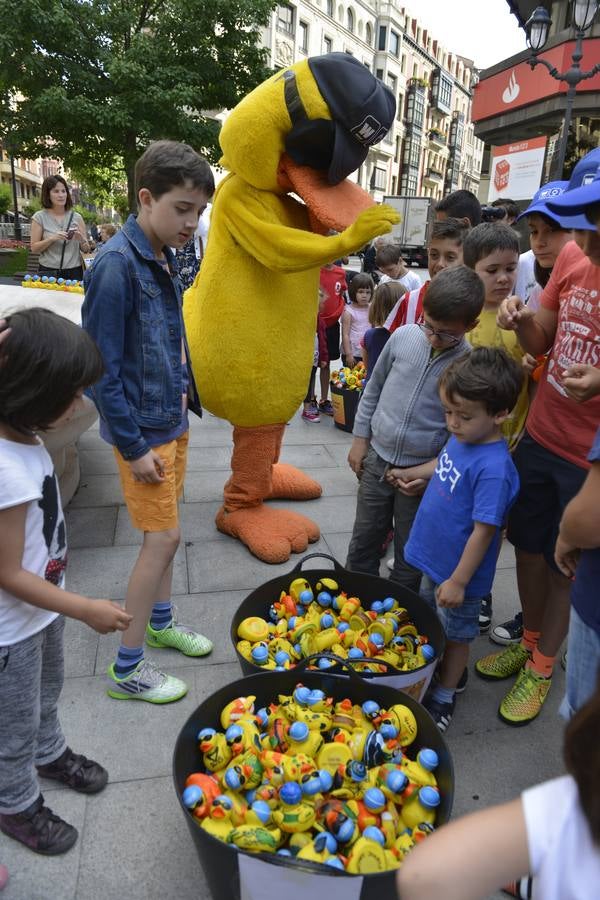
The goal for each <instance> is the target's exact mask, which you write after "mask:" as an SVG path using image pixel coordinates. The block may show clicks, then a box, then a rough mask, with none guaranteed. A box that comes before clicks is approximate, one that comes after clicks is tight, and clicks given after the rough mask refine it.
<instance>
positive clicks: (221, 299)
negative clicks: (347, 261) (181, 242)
mask: <svg viewBox="0 0 600 900" xmlns="http://www.w3.org/2000/svg"><path fill="white" fill-rule="evenodd" d="M395 111H396V104H395V100H394V97H393V95H392V94H391V92H390V91H389V90H388V89H387V88H386V87H385V86H384V85H383V84H382V83H381V82H380V81H378V80H377V79H376V78H375V77H374V76H373V75H372V74H371V73H370V72H369V71H368V69H366V68H365V67H364V66H363V65H362V64H361V63H360V62H358V60H356V59H354V58H353V57H351V56H349V55H348V54H346V53H330V54H328V55H327V56H317V57H313V58H311V59H308V60H304V61H303V62H300V63H297V64H295V65H294V66H291V67H290V68H289V69H285V70H283V71H282V72H278V73H277V74H276V75H273V76H272V77H271V78H269V79H268V80H267V81H265V82H264V83H263V84H261V85H260V86H259V87H258V88H256V90H254V91H252V93H251V94H249V95H248V96H247V97H245V98H244V100H242V102H241V103H240V104H239V105H238V106H237V107H236V108H235V109H234V110H233V112H232V113H231V114H230V115H229V117H228V118H227V120H226V122H225V124H224V126H223V129H222V131H221V135H220V139H219V140H220V143H221V147H222V149H223V157H222V159H221V161H220V163H221V165H222V166H223V167H224V168H226V169H228V170H229V173H230V174H228V175H227V177H226V178H225V179H224V180H223V181H222V182H221V184H220V185H219V188H218V190H217V193H216V195H215V202H214V205H213V209H212V214H211V232H210V239H209V241H208V246H207V248H206V254H205V257H204V260H203V262H202V268H201V270H200V273H199V275H198V277H197V279H196V281H195V283H194V285H193V286H192V288H190V290H189V291H188V292H187V293H186V296H185V305H184V316H185V324H186V330H187V334H188V340H189V344H190V351H191V356H192V365H193V369H194V374H195V376H196V380H197V383H198V384H199V386H200V395H201V397H202V400H203V403H204V405H205V407H206V408H207V409H208V410H210V411H211V412H212V413H214V414H215V415H217V416H220V417H221V418H224V419H227V420H228V421H229V422H231V423H232V424H233V426H234V433H233V443H234V450H233V455H232V460H231V470H232V474H231V478H230V479H229V481H228V482H227V484H226V485H225V490H224V504H223V507H222V508H221V510H220V511H219V513H218V515H217V520H216V522H217V528H218V529H219V531H222V532H224V533H226V534H230V535H231V536H232V537H235V538H238V539H239V540H241V541H242V542H243V543H244V544H246V546H247V547H248V549H249V550H250V551H251V552H252V553H254V555H255V556H257V557H259V559H262V560H264V561H265V562H270V563H280V562H285V560H287V559H289V556H290V553H291V552H295V553H298V552H302V551H303V550H305V549H306V546H307V544H308V543H309V542H313V541H316V540H318V538H319V529H318V527H317V525H315V523H314V522H312V521H311V520H310V519H308V518H306V517H305V516H301V515H298V514H297V513H293V512H289V511H288V510H282V509H274V508H272V507H269V506H267V505H265V503H264V501H265V500H269V499H276V498H277V499H279V498H281V499H292V500H309V499H313V498H315V497H319V496H320V495H321V488H320V486H319V484H318V483H317V482H316V481H314V480H313V479H312V478H309V477H308V476H307V475H305V474H304V473H303V472H301V471H300V470H299V469H296V468H295V467H294V466H289V465H286V464H283V463H279V453H280V449H281V441H282V438H283V433H284V430H285V423H286V422H287V421H288V420H289V419H290V418H291V416H292V415H293V414H294V412H295V411H296V410H297V409H298V407H299V405H300V403H301V401H302V400H303V398H304V395H305V394H306V386H307V384H308V380H309V376H310V370H311V364H312V355H313V348H314V340H315V327H316V317H317V303H318V284H319V270H320V267H321V266H322V265H323V264H324V263H327V262H331V261H332V260H334V259H337V258H338V257H340V256H345V255H347V254H348V253H351V252H353V251H354V250H357V249H358V248H360V247H363V246H364V245H365V244H366V243H368V242H369V241H370V240H372V238H374V237H375V236H376V235H380V234H385V233H387V232H389V231H391V228H392V225H393V224H394V223H396V222H397V221H399V219H398V215H397V214H396V212H395V211H394V210H393V209H391V208H390V207H386V206H376V205H375V204H374V203H373V201H372V200H371V198H370V197H369V195H368V194H367V193H365V192H364V191H363V190H361V188H359V187H358V186H357V185H355V184H352V183H350V182H349V181H346V180H345V179H346V176H348V175H349V174H350V173H351V172H353V171H355V170H356V169H357V168H358V167H359V166H360V165H361V164H362V163H363V162H364V160H365V159H366V156H367V153H368V150H369V147H370V146H372V145H373V144H375V143H377V142H378V141H379V140H381V138H382V137H383V136H384V135H385V133H386V132H387V130H388V129H389V127H390V125H391V124H392V122H393V120H394V115H395ZM292 192H293V193H295V194H296V195H297V196H299V197H301V198H302V201H303V202H299V201H298V200H297V199H296V198H295V197H292V196H291V193H292ZM331 230H334V231H336V232H339V233H338V234H334V235H330V231H331Z"/></svg>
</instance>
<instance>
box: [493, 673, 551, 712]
mask: <svg viewBox="0 0 600 900" xmlns="http://www.w3.org/2000/svg"><path fill="white" fill-rule="evenodd" d="M551 684H552V678H544V676H543V675H538V674H537V672H534V671H533V669H528V668H523V669H521V671H520V672H519V674H518V675H517V680H516V681H515V683H514V684H513V686H512V687H511V689H510V691H509V692H508V694H507V695H506V697H505V698H504V700H503V701H502V703H501V704H500V706H499V708H498V715H499V716H500V718H501V719H502V721H503V722H506V723H507V724H508V725H527V723H528V722H531V721H532V719H535V717H536V716H537V715H539V713H540V711H541V709H542V706H543V705H544V700H545V699H546V697H547V696H548V691H549V690H550V685H551Z"/></svg>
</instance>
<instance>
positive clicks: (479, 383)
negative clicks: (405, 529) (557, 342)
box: [387, 347, 523, 731]
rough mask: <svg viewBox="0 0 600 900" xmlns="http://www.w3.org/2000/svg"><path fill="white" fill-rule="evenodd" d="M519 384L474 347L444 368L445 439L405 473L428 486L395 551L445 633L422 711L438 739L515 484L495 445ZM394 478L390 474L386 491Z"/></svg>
mask: <svg viewBox="0 0 600 900" xmlns="http://www.w3.org/2000/svg"><path fill="white" fill-rule="evenodd" d="M522 382H523V372H522V369H521V367H520V366H519V365H518V363H517V362H516V361H515V360H513V359H511V357H510V356H508V354H507V353H506V352H505V351H504V350H500V349H495V348H491V347H477V348H475V349H474V350H473V351H472V352H471V353H470V354H469V355H468V356H464V357H462V358H461V359H458V360H456V361H455V362H453V363H451V365H450V366H448V368H447V369H446V370H445V371H444V373H443V374H442V376H441V378H440V381H439V391H440V398H441V401H442V405H443V407H444V412H445V416H446V425H447V428H448V431H449V432H450V439H449V441H448V443H447V444H446V446H445V447H444V449H443V450H442V452H441V453H440V454H439V456H438V458H437V460H433V461H432V463H428V464H426V465H425V466H422V467H421V469H422V471H418V470H413V472H412V475H413V477H419V476H420V477H425V478H427V477H431V480H430V481H429V484H428V485H427V490H426V491H425V494H424V496H423V500H422V501H421V505H420V507H419V510H418V512H417V515H416V518H415V521H414V524H413V526H412V529H411V532H410V535H409V538H408V541H407V543H406V546H405V548H404V556H405V559H406V560H407V562H409V563H410V564H411V565H413V566H415V567H417V568H418V569H420V570H421V571H422V572H423V575H424V578H423V580H422V583H421V596H422V597H423V598H424V599H425V600H426V601H427V602H428V603H429V604H430V606H433V608H434V609H435V608H436V604H437V612H438V615H439V617H440V619H441V621H442V624H443V625H444V630H445V632H446V649H445V652H444V655H443V658H442V661H441V665H440V670H439V672H440V674H439V680H438V682H437V683H436V685H435V686H434V688H433V689H432V691H431V693H430V695H429V697H428V699H426V701H425V706H426V707H427V709H428V710H429V712H430V713H431V715H432V716H433V718H434V720H435V722H436V725H437V726H438V728H439V729H440V731H445V730H446V728H447V727H448V725H449V724H450V720H451V719H452V714H453V712H454V704H455V693H456V688H457V686H458V683H459V681H460V679H461V676H462V674H463V672H464V670H465V667H466V665H467V662H468V659H469V644H470V643H471V641H473V640H474V639H475V638H476V637H477V635H478V634H479V609H480V606H481V598H482V597H485V596H486V594H488V593H489V592H490V590H491V587H492V582H493V580H494V573H495V570H496V560H497V556H498V544H499V541H500V539H501V532H502V526H503V525H504V522H505V520H506V516H507V513H508V510H509V509H510V507H511V505H512V504H513V502H514V501H515V499H516V497H517V493H518V490H519V479H518V476H517V472H516V469H515V467H514V465H513V462H512V460H511V458H510V454H509V452H508V447H507V444H506V441H505V440H504V438H503V437H502V423H503V422H504V421H505V420H506V418H507V417H508V415H509V414H510V411H511V409H512V408H513V406H514V405H515V402H516V399H517V397H518V395H519V391H520V389H521V384H522ZM398 474H399V473H398V471H397V470H395V469H391V470H390V472H389V473H388V476H387V477H388V480H390V482H392V481H393V480H394V479H395V478H396V477H397V476H398Z"/></svg>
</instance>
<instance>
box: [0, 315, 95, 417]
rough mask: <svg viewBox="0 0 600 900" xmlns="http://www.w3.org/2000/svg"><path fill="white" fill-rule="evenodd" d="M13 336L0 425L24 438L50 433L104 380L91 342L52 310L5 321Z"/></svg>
mask: <svg viewBox="0 0 600 900" xmlns="http://www.w3.org/2000/svg"><path fill="white" fill-rule="evenodd" d="M5 318H6V326H7V328H10V334H9V335H8V336H7V337H6V338H5V339H4V341H3V342H2V344H0V422H3V423H4V424H5V425H8V426H9V427H10V428H13V429H14V430H15V431H17V432H19V433H21V434H30V433H31V432H33V431H38V430H46V429H47V428H49V427H50V426H51V425H52V423H53V422H55V421H56V419H58V418H59V417H60V416H62V415H63V413H65V412H66V411H67V409H68V408H69V406H70V404H71V403H72V402H73V400H74V398H75V394H76V393H77V391H78V390H80V389H81V388H87V387H89V386H90V385H92V384H94V382H95V381H97V380H98V379H99V378H100V376H101V375H102V372H103V369H104V366H103V363H102V357H101V356H100V351H99V350H98V348H97V346H96V344H95V343H94V341H93V340H92V339H91V337H90V336H89V335H88V334H87V333H86V332H85V331H83V329H82V328H79V326H78V325H74V324H73V322H69V320H68V319H65V318H63V317H62V316H58V315H57V314H56V313H53V312H50V310H48V309H37V308H34V309H24V310H21V311H20V312H16V313H13V315H10V316H6V317H5Z"/></svg>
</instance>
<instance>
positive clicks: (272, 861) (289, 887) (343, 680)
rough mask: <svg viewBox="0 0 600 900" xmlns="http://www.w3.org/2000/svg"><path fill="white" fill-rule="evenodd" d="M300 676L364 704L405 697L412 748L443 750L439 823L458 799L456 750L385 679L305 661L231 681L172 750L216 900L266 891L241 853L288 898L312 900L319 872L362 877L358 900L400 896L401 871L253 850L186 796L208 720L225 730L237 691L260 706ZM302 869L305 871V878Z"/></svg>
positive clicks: (196, 842) (189, 722)
mask: <svg viewBox="0 0 600 900" xmlns="http://www.w3.org/2000/svg"><path fill="white" fill-rule="evenodd" d="M298 682H301V683H302V684H304V685H306V686H307V687H309V688H312V689H314V688H320V689H321V690H323V691H325V692H326V693H327V695H328V696H331V697H333V698H334V701H336V702H337V701H339V700H342V699H344V698H345V697H350V698H351V699H352V701H353V702H354V703H359V704H362V703H364V702H365V700H375V701H377V702H378V703H379V704H380V706H382V707H384V708H385V707H389V706H392V705H394V704H395V703H404V704H405V705H406V706H408V707H409V709H411V710H412V712H413V714H414V716H415V718H416V720H417V726H418V732H417V738H416V740H415V741H414V743H413V744H412V745H411V747H410V749H409V755H410V756H411V757H414V756H416V754H417V752H418V750H419V749H421V747H431V748H432V749H433V750H435V751H436V753H437V754H438V757H439V767H438V769H437V770H436V778H437V781H438V786H439V789H440V793H441V803H440V806H439V807H438V813H437V820H436V825H437V826H439V825H443V824H444V823H445V822H447V821H448V819H449V818H450V813H451V810H452V803H453V800H454V769H453V765H452V758H451V756H450V752H449V750H448V747H447V745H446V743H445V741H444V739H443V737H442V735H441V734H440V732H439V731H438V729H437V727H436V726H435V723H434V722H433V720H432V718H431V716H430V715H429V713H428V712H427V711H426V710H425V709H424V708H423V707H422V706H420V705H419V703H417V701H416V700H414V699H413V698H412V697H410V696H409V695H408V694H404V693H402V692H400V691H397V690H396V689H395V688H393V687H390V686H388V685H382V684H380V683H379V682H377V683H375V682H373V681H367V680H366V679H363V678H360V677H359V676H358V675H356V674H355V673H354V672H353V671H352V670H350V672H349V674H348V676H346V677H344V676H341V675H339V674H330V671H328V672H314V671H307V670H302V667H301V666H299V667H297V668H296V669H294V670H289V671H286V672H265V673H261V674H260V675H250V676H248V677H247V678H243V679H240V680H238V681H234V682H232V683H231V684H228V685H226V686H225V687H223V688H221V689H220V690H218V691H216V693H214V694H212V696H210V697H208V698H207V699H206V700H204V701H203V703H201V704H200V706H198V708H197V709H196V710H195V711H194V712H193V713H192V715H191V716H190V717H189V719H188V720H187V722H186V723H185V725H184V726H183V728H182V729H181V731H180V733H179V736H178V738H177V742H176V744H175V751H174V754H173V780H174V785H175V791H176V793H177V798H178V800H179V804H180V806H181V809H182V812H183V815H184V816H185V819H186V822H187V825H188V828H189V829H190V834H191V836H192V839H193V841H194V845H195V847H196V851H197V853H198V858H199V860H200V864H201V866H202V869H203V870H204V874H205V876H206V880H207V882H208V886H209V888H210V892H211V895H212V897H213V900H241V897H242V896H244V895H245V896H249V897H252V898H255V897H259V896H261V893H260V890H259V889H257V885H256V883H254V884H253V889H252V891H251V892H250V893H247V892H246V889H244V891H242V884H241V882H242V881H244V882H245V880H246V879H245V876H244V874H243V872H242V873H241V872H240V860H241V859H242V858H243V857H245V858H246V864H247V865H251V864H252V861H253V860H254V861H255V864H256V865H259V862H260V869H261V871H260V872H258V873H256V872H255V873H254V878H255V879H256V878H260V879H261V880H262V881H263V883H264V882H265V881H269V882H273V880H277V882H278V883H281V886H282V889H283V890H284V891H285V893H284V894H282V900H306V898H307V897H308V896H310V892H311V891H312V892H313V895H314V892H315V884H314V883H313V882H312V881H311V878H310V876H321V878H327V879H329V878H347V879H355V880H359V879H362V882H360V881H359V884H360V887H361V889H360V900H388V898H389V900H392V898H394V900H395V898H396V889H395V882H394V879H395V871H389V872H383V873H381V874H377V875H365V876H354V875H349V874H347V873H345V872H342V871H339V870H336V869H331V868H330V867H329V866H320V865H317V864H314V863H310V862H305V861H297V860H294V859H293V858H290V857H281V856H276V855H272V854H266V853H258V854H249V853H246V852H245V851H241V850H238V849H237V847H234V846H232V845H230V844H225V843H224V842H222V841H219V840H217V838H214V837H213V836H212V835H210V834H208V833H207V832H206V831H204V829H202V828H200V827H199V825H197V824H196V821H195V820H194V817H193V816H192V814H191V813H190V812H189V811H188V810H187V809H186V807H185V806H184V805H183V803H182V802H181V795H182V792H183V790H184V786H185V781H186V778H187V777H188V775H190V774H191V773H192V772H199V771H203V765H202V757H201V755H200V752H199V750H198V747H197V740H196V736H197V734H198V732H199V731H200V729H201V728H205V727H208V728H217V729H220V728H221V725H220V714H221V710H222V709H223V707H224V706H226V705H227V704H228V703H230V702H231V701H232V700H234V699H235V698H236V697H244V696H248V695H252V696H255V697H256V701H255V704H256V708H257V709H258V708H260V707H261V706H265V705H267V704H268V703H270V702H272V701H274V700H276V698H277V695H278V694H280V693H282V694H290V693H292V691H293V690H294V688H295V686H296V684H298ZM248 860H249V862H248ZM242 869H244V863H242ZM303 875H304V876H305V877H302V876H303ZM322 884H324V885H325V887H324V888H323V889H324V890H327V887H326V884H327V883H326V882H322ZM268 896H269V897H271V896H272V894H271V893H269V894H268Z"/></svg>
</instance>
